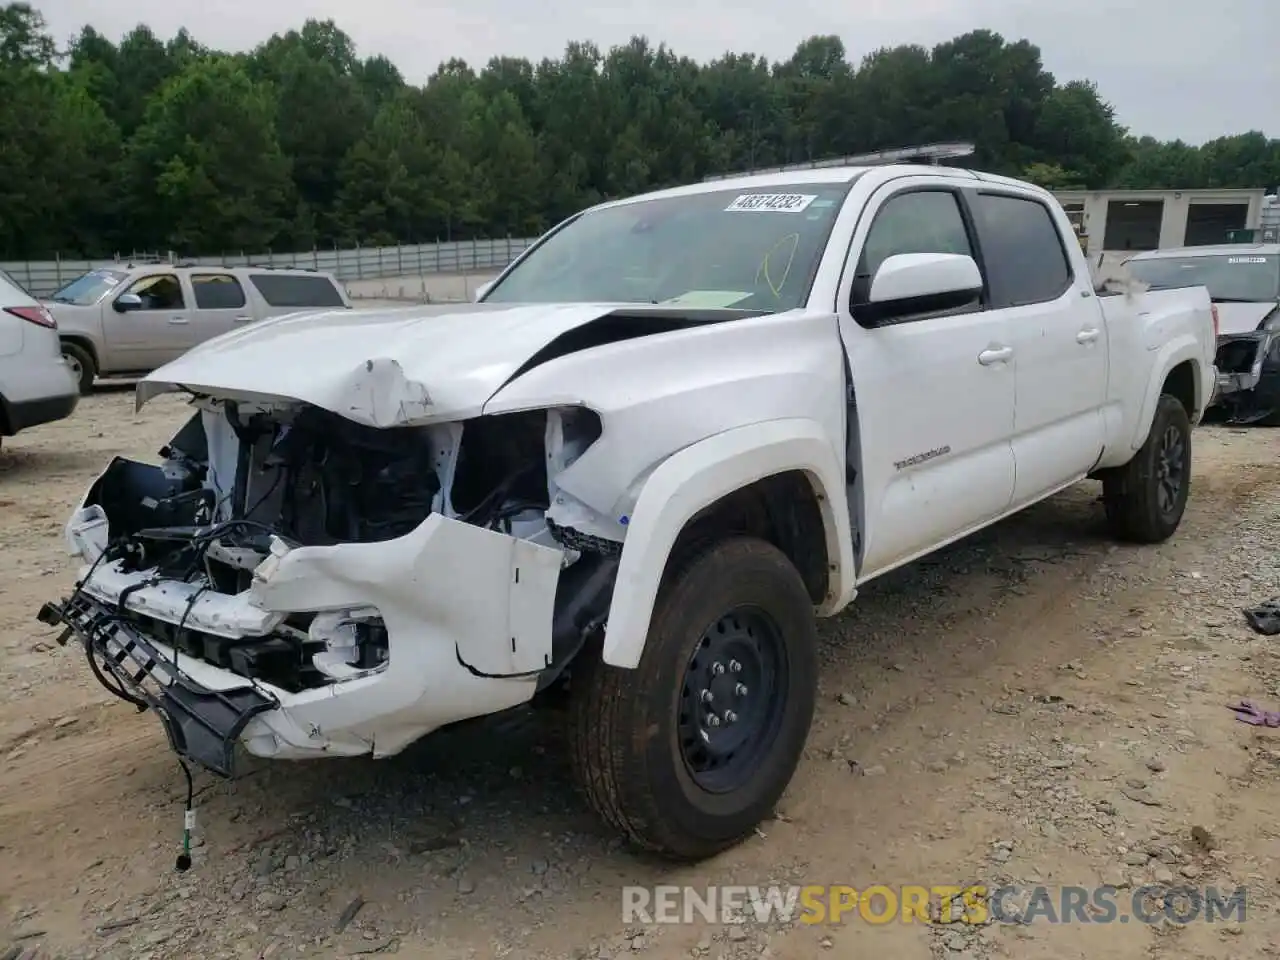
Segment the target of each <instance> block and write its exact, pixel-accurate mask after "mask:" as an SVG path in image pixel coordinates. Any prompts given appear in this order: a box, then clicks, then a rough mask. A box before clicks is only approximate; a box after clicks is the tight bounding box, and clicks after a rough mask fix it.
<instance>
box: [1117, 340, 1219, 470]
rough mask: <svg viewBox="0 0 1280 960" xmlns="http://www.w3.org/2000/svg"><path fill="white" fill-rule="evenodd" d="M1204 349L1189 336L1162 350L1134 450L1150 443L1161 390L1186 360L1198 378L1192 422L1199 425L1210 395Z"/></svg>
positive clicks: (1154, 366) (1154, 365)
mask: <svg viewBox="0 0 1280 960" xmlns="http://www.w3.org/2000/svg"><path fill="white" fill-rule="evenodd" d="M1201 349H1202V348H1201V345H1200V343H1199V342H1198V341H1197V340H1196V338H1195V337H1194V336H1193V335H1191V334H1189V333H1188V334H1186V335H1184V336H1181V337H1174V339H1172V340H1170V341H1169V342H1168V343H1166V344H1164V345H1163V346H1161V347H1160V349H1159V352H1157V353H1156V355H1155V360H1154V361H1153V363H1152V366H1151V379H1150V380H1149V381H1148V382H1147V392H1146V396H1145V397H1144V398H1143V401H1142V410H1141V412H1140V414H1139V416H1138V421H1137V424H1136V426H1135V429H1134V433H1133V436H1132V437H1130V438H1129V447H1130V449H1132V450H1138V449H1140V448H1141V447H1142V445H1143V443H1145V442H1146V439H1147V434H1148V433H1150V432H1151V422H1152V420H1154V419H1155V415H1156V402H1157V401H1158V400H1159V399H1160V389H1161V387H1163V386H1164V381H1165V378H1166V377H1168V376H1169V371H1170V370H1172V369H1173V368H1174V367H1176V366H1177V365H1178V364H1180V363H1182V362H1184V361H1186V360H1190V361H1191V362H1192V363H1191V369H1192V372H1193V373H1192V375H1193V376H1194V378H1195V389H1196V402H1195V407H1196V409H1195V410H1193V411H1191V422H1192V423H1195V422H1196V420H1197V419H1198V418H1199V417H1200V416H1201V415H1202V414H1203V413H1204V407H1205V399H1206V394H1205V385H1204V383H1203V382H1202V379H1203V376H1204V373H1203V371H1202V369H1201V366H1200V361H1201V360H1202V357H1201Z"/></svg>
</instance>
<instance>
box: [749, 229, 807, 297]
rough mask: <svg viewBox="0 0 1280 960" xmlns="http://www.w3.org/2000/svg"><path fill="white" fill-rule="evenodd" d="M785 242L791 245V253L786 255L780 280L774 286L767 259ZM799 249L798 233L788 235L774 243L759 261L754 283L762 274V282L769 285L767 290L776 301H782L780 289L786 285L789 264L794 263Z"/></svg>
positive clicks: (789, 273) (789, 271)
mask: <svg viewBox="0 0 1280 960" xmlns="http://www.w3.org/2000/svg"><path fill="white" fill-rule="evenodd" d="M787 242H790V243H791V253H790V254H788V255H787V265H786V267H785V268H784V269H783V271H782V279H781V280H780V281H779V282H778V283H776V284H775V283H774V282H773V277H772V276H770V270H769V259H770V258H771V257H772V256H773V255H774V254H775V253H777V252H778V248H779V247H780V246H782V245H783V244H784V243H787ZM799 249H800V234H798V233H792V234H788V235H787V236H785V237H783V238H782V239H780V240H779V241H778V242H777V243H775V244H774V245H773V246H772V247H770V248H769V252H768V253H766V254H765V255H764V259H763V260H761V261H760V267H759V269H758V270H756V283H759V282H760V275H761V274H764V282H765V283H767V284H768V285H769V289H770V290H771V291H773V295H774V297H775V298H776V299H778V300H781V299H782V288H783V287H785V286H786V285H787V277H789V276H790V275H791V264H792V263H793V262H794V261H795V259H796V251H797V250H799Z"/></svg>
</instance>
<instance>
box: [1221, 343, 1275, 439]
mask: <svg viewBox="0 0 1280 960" xmlns="http://www.w3.org/2000/svg"><path fill="white" fill-rule="evenodd" d="M1214 366H1216V367H1217V370H1218V381H1217V384H1216V391H1215V394H1214V398H1213V409H1212V410H1211V411H1210V413H1211V415H1212V416H1214V418H1215V419H1221V420H1225V421H1226V422H1228V423H1236V424H1249V423H1277V422H1280V336H1277V335H1276V333H1275V332H1274V331H1271V330H1258V331H1254V332H1251V333H1243V334H1235V335H1230V336H1222V337H1219V338H1218V351H1217V356H1216V358H1215V361H1214Z"/></svg>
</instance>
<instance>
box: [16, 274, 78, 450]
mask: <svg viewBox="0 0 1280 960" xmlns="http://www.w3.org/2000/svg"><path fill="white" fill-rule="evenodd" d="M78 399H79V393H78V391H77V389H76V380H75V377H74V376H73V375H72V373H71V370H70V368H69V367H68V366H67V364H66V361H65V360H63V359H62V351H61V349H60V348H59V346H58V324H57V321H56V320H54V318H53V316H52V315H51V314H50V313H49V311H48V310H46V309H45V308H44V307H43V306H41V304H40V303H39V301H37V300H36V299H35V298H34V297H32V296H31V295H30V294H29V293H27V291H26V290H24V289H23V288H22V286H21V285H19V283H18V282H17V281H16V280H14V279H13V277H11V276H9V274H7V273H5V272H4V271H3V270H0V444H3V443H4V438H5V437H12V436H13V435H14V434H16V433H18V432H19V431H22V430H26V429H29V428H30V427H35V426H39V425H40V424H42V423H51V422H53V421H55V420H62V419H64V418H65V417H69V416H71V414H72V413H73V412H74V411H75V409H76V402H77V400H78Z"/></svg>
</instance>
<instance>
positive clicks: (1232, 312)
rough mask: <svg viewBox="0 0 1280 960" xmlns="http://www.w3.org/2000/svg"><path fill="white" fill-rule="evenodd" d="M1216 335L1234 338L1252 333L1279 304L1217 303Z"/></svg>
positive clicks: (1264, 302) (1271, 302)
mask: <svg viewBox="0 0 1280 960" xmlns="http://www.w3.org/2000/svg"><path fill="white" fill-rule="evenodd" d="M1215 306H1217V308H1218V335H1219V336H1235V335H1238V334H1241V333H1252V332H1253V331H1254V330H1257V329H1258V327H1259V325H1260V324H1261V323H1262V321H1263V320H1265V319H1266V318H1267V317H1268V316H1269V315H1270V314H1271V312H1272V311H1273V310H1275V309H1276V308H1277V307H1280V303H1276V302H1275V301H1274V300H1273V301H1269V302H1268V301H1263V302H1260V303H1218V304H1215Z"/></svg>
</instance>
